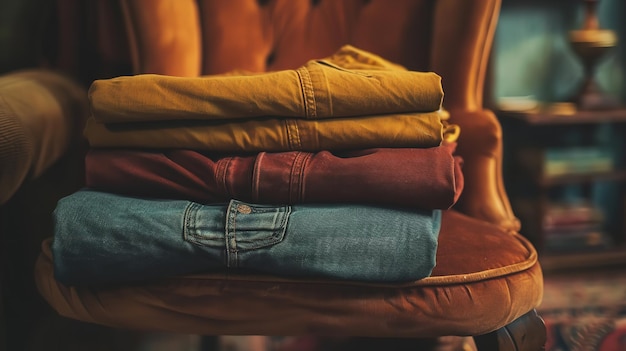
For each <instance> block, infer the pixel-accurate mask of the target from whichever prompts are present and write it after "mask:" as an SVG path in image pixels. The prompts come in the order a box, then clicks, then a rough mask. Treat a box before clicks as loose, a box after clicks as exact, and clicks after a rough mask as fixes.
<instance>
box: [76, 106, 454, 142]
mask: <svg viewBox="0 0 626 351" xmlns="http://www.w3.org/2000/svg"><path fill="white" fill-rule="evenodd" d="M445 117H446V113H445V111H437V112H429V113H414V114H398V115H378V116H366V117H346V118H332V119H323V120H304V119H294V118H291V119H278V118H266V119H253V120H243V121H239V122H238V123H215V122H207V121H180V122H143V123H112V124H103V123H97V122H96V121H95V120H94V119H93V118H90V119H89V120H88V121H87V126H86V128H85V136H86V137H87V140H88V141H89V144H90V145H91V147H125V148H186V149H195V150H207V151H218V152H259V151H267V152H270V151H291V150H297V151H311V152H313V151H320V150H349V149H364V148H374V147H433V146H438V145H440V144H441V142H442V141H443V140H444V139H445V140H447V141H454V140H456V138H457V136H458V132H459V129H458V126H456V125H447V124H446V122H445V121H442V119H444V118H445Z"/></svg>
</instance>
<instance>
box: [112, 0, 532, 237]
mask: <svg viewBox="0 0 626 351" xmlns="http://www.w3.org/2000/svg"><path fill="white" fill-rule="evenodd" d="M121 3H122V11H123V15H124V19H125V24H126V30H127V34H128V41H129V43H130V52H131V55H132V61H133V69H134V72H135V73H158V74H167V75H176V76H199V75H207V74H216V73H222V72H226V71H230V70H233V69H242V70H247V71H253V72H263V71H271V70H281V69H288V68H296V67H298V66H300V65H302V64H303V63H304V62H306V61H307V60H309V59H313V58H320V57H324V56H327V55H329V54H332V53H333V52H334V51H335V50H337V49H338V48H339V47H340V46H342V45H344V44H351V45H354V46H356V47H359V48H361V49H364V50H368V51H371V52H374V53H376V54H378V55H380V56H382V57H385V58H387V59H389V60H391V61H394V62H397V63H399V64H402V65H404V66H405V67H407V68H409V69H412V70H419V71H434V72H436V73H438V74H439V75H441V76H442V77H443V87H444V92H445V97H444V107H445V108H446V109H448V110H449V111H450V112H451V121H452V122H453V123H456V124H459V125H460V126H461V138H460V139H459V146H458V153H459V154H460V155H461V156H462V157H463V158H464V160H465V165H464V175H465V184H466V186H465V190H464V194H463V196H462V197H461V199H460V200H459V203H458V204H457V206H456V208H457V209H459V210H461V211H462V212H465V213H467V214H469V215H472V216H474V217H478V218H481V219H485V220H488V221H490V222H493V223H497V224H501V225H504V226H506V227H508V228H510V229H513V230H516V229H518V228H519V221H517V219H516V218H515V217H514V215H513V213H512V212H511V208H510V205H509V201H508V198H507V196H506V193H505V192H504V186H503V184H502V177H501V157H502V149H501V148H502V146H501V131H500V125H499V123H498V121H497V119H496V118H495V116H494V115H493V113H491V112H490V111H486V110H484V109H483V87H484V80H485V71H486V68H487V61H488V57H489V53H490V50H491V44H492V40H493V35H494V31H495V27H496V22H497V18H498V13H499V9H500V0H480V1H465V0H393V1H388V0H121Z"/></svg>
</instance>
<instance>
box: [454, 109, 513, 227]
mask: <svg viewBox="0 0 626 351" xmlns="http://www.w3.org/2000/svg"><path fill="white" fill-rule="evenodd" d="M450 121H451V122H452V123H455V124H458V125H459V126H460V127H461V136H460V137H459V143H458V148H457V153H458V154H459V155H460V156H461V157H463V160H464V165H463V175H464V178H465V188H464V190H463V194H462V195H461V198H460V199H459V201H458V203H457V205H456V207H455V208H457V209H459V210H460V211H461V212H463V213H466V214H468V215H470V216H472V217H476V218H480V219H483V220H486V221H488V222H491V223H494V224H497V225H500V226H503V227H505V228H507V229H510V230H514V231H518V230H519V229H520V222H519V220H518V219H517V218H516V217H515V215H514V214H513V211H512V209H511V204H510V202H509V198H508V196H507V194H506V191H505V188H504V180H503V178H502V129H501V126H500V122H498V120H497V118H496V116H495V115H494V113H493V112H492V111H490V110H477V111H467V110H451V111H450Z"/></svg>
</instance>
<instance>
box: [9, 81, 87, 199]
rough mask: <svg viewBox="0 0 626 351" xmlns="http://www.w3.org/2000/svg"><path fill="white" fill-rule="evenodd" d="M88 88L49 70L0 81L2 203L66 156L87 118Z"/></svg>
mask: <svg viewBox="0 0 626 351" xmlns="http://www.w3.org/2000/svg"><path fill="white" fill-rule="evenodd" d="M87 111H88V101H87V95H86V93H85V90H84V89H83V88H81V87H80V86H79V85H78V84H76V83H75V82H73V81H71V80H70V79H69V78H67V77H65V76H63V75H61V74H58V73H55V72H52V71H47V70H43V69H41V70H25V71H18V72H13V73H9V74H6V75H4V76H2V77H0V204H2V203H4V202H6V201H7V200H8V199H9V198H10V197H11V195H13V193H14V192H15V191H17V189H18V188H19V187H20V186H21V185H22V183H23V182H24V180H26V179H28V178H29V177H37V176H39V175H40V174H41V173H42V172H43V171H44V170H46V169H47V168H48V167H49V166H50V165H52V164H53V163H54V162H55V161H56V160H58V159H59V157H61V155H63V154H64V153H65V152H66V150H67V147H68V146H69V144H70V142H71V141H72V140H73V139H76V138H77V137H78V135H79V131H80V130H81V128H82V126H83V123H84V122H83V121H84V119H85V118H86V116H87Z"/></svg>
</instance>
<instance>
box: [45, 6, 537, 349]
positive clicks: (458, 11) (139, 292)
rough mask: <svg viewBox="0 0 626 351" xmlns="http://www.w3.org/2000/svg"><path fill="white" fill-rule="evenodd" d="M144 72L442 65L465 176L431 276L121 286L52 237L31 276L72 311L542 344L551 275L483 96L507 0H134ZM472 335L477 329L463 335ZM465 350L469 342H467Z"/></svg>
mask: <svg viewBox="0 0 626 351" xmlns="http://www.w3.org/2000/svg"><path fill="white" fill-rule="evenodd" d="M121 4H122V9H123V14H124V20H125V26H126V29H127V34H128V41H129V43H130V47H131V53H132V61H133V67H134V69H135V72H136V73H157V74H164V75H174V76H187V77H194V76H199V75H210V74H218V73H222V72H227V71H231V70H235V69H240V70H246V71H253V72H264V71H275V70H282V69H292V68H296V67H298V66H300V65H302V64H304V63H305V62H306V61H307V60H309V59H312V58H320V57H325V56H328V55H330V54H332V53H333V52H335V51H336V50H337V49H338V48H339V47H341V46H342V45H344V44H351V45H354V46H356V47H359V48H361V49H364V50H367V51H370V52H373V53H376V54H377V55H380V56H382V57H384V58H386V59H388V60H390V61H393V62H397V63H399V64H401V65H404V66H405V67H407V68H409V69H411V70H417V71H434V72H436V73H438V74H439V75H441V76H442V77H443V87H444V91H445V98H444V107H445V108H446V110H448V111H449V112H450V121H451V123H455V124H457V125H459V126H460V128H461V136H460V138H459V140H458V149H457V150H458V154H459V155H460V156H462V157H463V159H464V168H463V173H464V178H465V189H464V191H463V194H462V196H461V198H460V199H459V201H458V203H457V204H456V205H455V207H454V208H453V209H451V210H447V211H444V213H443V218H442V227H441V232H440V234H439V247H438V252H437V266H436V267H435V269H434V271H433V273H432V275H431V276H430V277H427V278H425V279H422V280H419V281H415V282H411V283H404V284H389V285H385V284H365V283H354V282H346V281H331V280H320V279H315V280H311V279H287V278H277V277H274V276H271V275H257V274H235V273H233V272H223V273H220V274H218V273H211V274H199V275H189V276H180V277H175V278H168V279H160V280H155V281H149V282H143V283H135V284H126V285H115V286H105V287H98V286H90V287H70V286H65V285H63V284H61V283H59V282H58V281H56V280H55V278H54V274H53V265H52V259H53V257H52V255H51V251H50V247H49V242H46V243H44V245H43V252H42V254H41V255H40V257H39V259H38V262H37V268H36V280H37V284H38V288H39V290H40V292H41V294H42V295H43V296H44V298H45V299H46V300H47V301H48V302H49V303H50V305H51V306H53V307H54V308H55V309H56V310H57V311H58V312H59V313H60V314H61V315H63V316H67V317H69V318H73V319H78V320H82V321H86V322H92V323H97V324H103V325H107V326H114V327H120V328H130V329H141V330H153V331H168V332H182V333H197V334H202V335H309V334H313V335H339V336H367V337H384V338H409V337H410V338H438V337H443V336H464V337H473V341H474V342H475V346H477V347H478V349H480V350H540V349H543V343H544V341H545V328H544V326H543V322H542V320H541V319H540V318H539V317H538V316H537V314H536V313H535V311H534V309H535V308H536V307H537V306H538V304H539V303H540V301H541V298H542V289H543V286H542V273H541V268H540V266H539V263H538V261H537V254H536V251H535V249H534V248H533V246H532V245H531V244H530V243H529V242H528V241H527V240H526V239H525V238H524V237H522V236H520V235H519V234H518V233H517V231H518V230H519V222H518V220H517V219H516V218H515V216H514V214H513V213H512V211H511V208H510V205H509V201H508V198H507V195H506V193H505V191H504V187H503V184H502V177H501V158H502V145H501V132H500V126H499V124H498V122H497V120H496V118H495V116H494V114H493V113H492V112H491V111H489V110H486V109H484V108H483V84H484V80H485V71H486V66H487V60H488V56H489V53H490V48H491V43H492V38H493V35H494V31H495V28H496V22H497V18H498V12H499V6H500V1H499V0H481V1H459V0H394V1H384V0H371V1H364V0H229V1H222V0H123V1H122V2H121ZM472 344H474V343H473V342H470V343H469V344H468V345H470V346H471V345H472ZM468 347H469V346H468Z"/></svg>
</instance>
